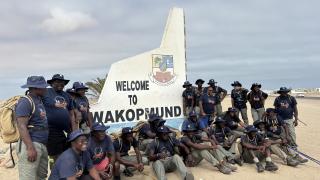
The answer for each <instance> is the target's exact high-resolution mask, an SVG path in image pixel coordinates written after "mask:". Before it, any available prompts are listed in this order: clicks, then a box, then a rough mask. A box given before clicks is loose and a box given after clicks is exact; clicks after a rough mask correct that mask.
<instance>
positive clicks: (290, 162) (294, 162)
mask: <svg viewBox="0 0 320 180" xmlns="http://www.w3.org/2000/svg"><path fill="white" fill-rule="evenodd" d="M286 162H287V165H288V166H292V167H296V166H298V165H299V164H300V162H299V161H298V160H295V159H294V158H291V157H287V159H286Z"/></svg>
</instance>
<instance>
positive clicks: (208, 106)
mask: <svg viewBox="0 0 320 180" xmlns="http://www.w3.org/2000/svg"><path fill="white" fill-rule="evenodd" d="M200 101H201V102H200V103H202V108H203V111H204V113H206V114H212V113H214V106H215V105H216V104H217V101H218V100H217V98H216V96H209V95H208V94H204V95H203V96H202V97H201V98H200Z"/></svg>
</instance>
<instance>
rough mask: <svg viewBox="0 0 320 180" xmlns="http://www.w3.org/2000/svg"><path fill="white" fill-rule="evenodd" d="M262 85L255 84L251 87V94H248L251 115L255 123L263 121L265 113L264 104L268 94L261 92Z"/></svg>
mask: <svg viewBox="0 0 320 180" xmlns="http://www.w3.org/2000/svg"><path fill="white" fill-rule="evenodd" d="M260 88H261V84H258V83H254V84H252V86H251V92H250V93H249V94H248V97H247V98H248V101H249V102H250V105H251V114H252V119H253V121H257V120H261V118H262V115H263V114H264V112H265V109H264V103H265V100H266V99H267V97H268V94H266V93H264V92H263V91H261V90H260Z"/></svg>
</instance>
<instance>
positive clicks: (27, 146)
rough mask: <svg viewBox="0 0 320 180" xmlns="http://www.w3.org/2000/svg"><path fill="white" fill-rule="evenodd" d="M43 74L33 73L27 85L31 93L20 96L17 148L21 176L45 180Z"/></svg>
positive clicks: (46, 163) (46, 162)
mask: <svg viewBox="0 0 320 180" xmlns="http://www.w3.org/2000/svg"><path fill="white" fill-rule="evenodd" d="M47 86H48V84H47V83H46V81H45V79H44V77H42V76H30V77H28V79H27V84H26V85H23V86H22V88H28V89H29V90H28V92H29V94H28V95H27V96H25V97H22V98H20V99H19V101H18V104H17V106H16V109H15V114H16V118H17V126H18V130H19V133H20V140H19V142H18V148H17V149H19V150H18V151H17V154H18V158H19V163H18V171H19V179H22V180H28V179H46V177H47V173H48V152H47V148H46V144H47V142H48V121H47V115H46V110H45V108H44V105H43V103H42V100H41V97H42V96H43V95H44V94H45V93H46V87H47Z"/></svg>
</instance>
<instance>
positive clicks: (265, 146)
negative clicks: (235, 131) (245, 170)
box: [241, 125, 278, 173]
mask: <svg viewBox="0 0 320 180" xmlns="http://www.w3.org/2000/svg"><path fill="white" fill-rule="evenodd" d="M241 144H242V147H243V153H242V158H243V160H244V162H246V163H255V164H256V166H257V171H258V172H259V173H261V172H263V171H264V170H267V171H276V170H278V167H277V166H276V165H275V164H274V163H273V162H272V160H271V152H270V143H269V142H267V141H266V139H264V138H263V137H262V136H261V135H260V134H259V133H258V129H257V128H255V127H254V126H253V125H249V126H247V127H246V135H243V136H241ZM260 160H266V166H265V167H263V165H262V163H261V161H260Z"/></svg>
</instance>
